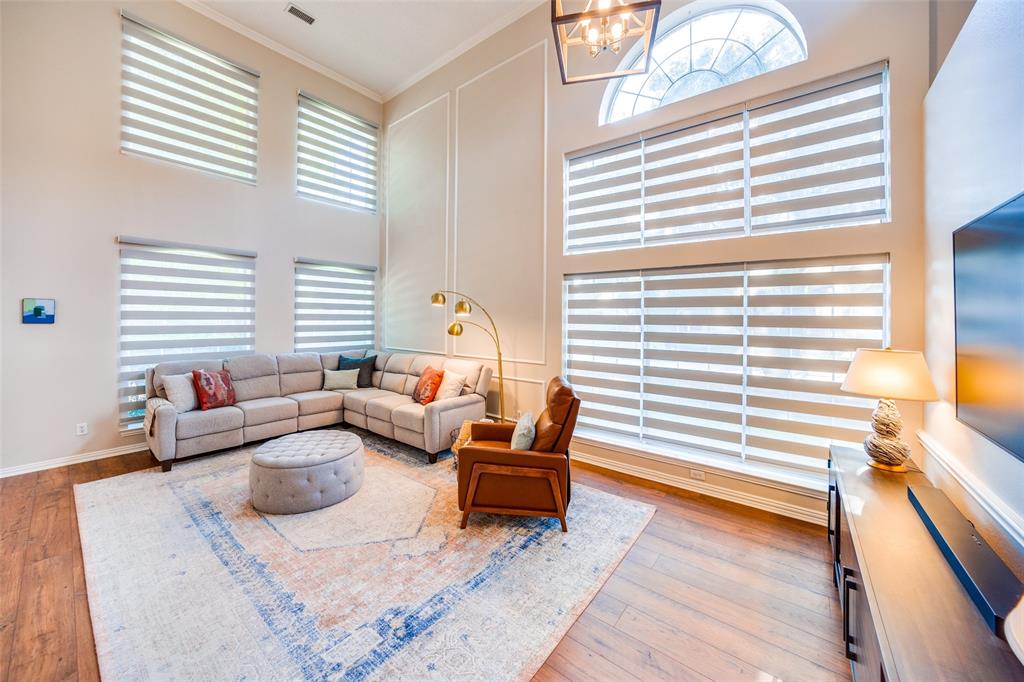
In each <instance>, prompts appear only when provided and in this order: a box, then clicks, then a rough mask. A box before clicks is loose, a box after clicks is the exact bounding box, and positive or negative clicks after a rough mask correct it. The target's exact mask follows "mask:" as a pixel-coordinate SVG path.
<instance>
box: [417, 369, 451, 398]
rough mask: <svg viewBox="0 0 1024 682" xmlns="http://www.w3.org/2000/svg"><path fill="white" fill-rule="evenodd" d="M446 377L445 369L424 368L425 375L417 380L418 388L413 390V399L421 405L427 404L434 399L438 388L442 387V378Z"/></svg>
mask: <svg viewBox="0 0 1024 682" xmlns="http://www.w3.org/2000/svg"><path fill="white" fill-rule="evenodd" d="M443 378H444V371H442V370H440V369H434V368H433V367H427V368H426V369H425V370H423V376H421V377H420V380H419V381H418V382H416V389H415V390H414V391H413V392H412V399H413V400H415V401H416V402H418V403H419V404H420V405H426V404H427V403H429V402H431V401H433V400H434V396H435V395H437V389H438V388H440V387H441V379H443Z"/></svg>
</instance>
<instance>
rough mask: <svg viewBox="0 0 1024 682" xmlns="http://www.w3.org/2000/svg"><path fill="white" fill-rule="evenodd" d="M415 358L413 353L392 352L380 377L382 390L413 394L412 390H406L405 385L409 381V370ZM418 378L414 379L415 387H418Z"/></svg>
mask: <svg viewBox="0 0 1024 682" xmlns="http://www.w3.org/2000/svg"><path fill="white" fill-rule="evenodd" d="M415 359H416V356H415V355H413V354H412V353H392V354H391V355H390V357H388V361H387V362H386V363H384V372H383V374H382V375H381V378H380V388H381V390H383V391H394V392H395V393H405V394H406V395H412V392H411V391H410V392H406V390H405V385H406V384H407V383H409V382H408V379H409V370H410V369H411V368H412V363H413V360H415ZM417 379H418V377H417ZM417 379H412V382H413V388H416V380H417Z"/></svg>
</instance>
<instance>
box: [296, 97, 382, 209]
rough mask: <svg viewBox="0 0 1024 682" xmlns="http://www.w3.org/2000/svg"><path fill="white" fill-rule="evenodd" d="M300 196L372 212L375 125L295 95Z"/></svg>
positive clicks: (316, 101) (375, 178)
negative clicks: (297, 106)
mask: <svg viewBox="0 0 1024 682" xmlns="http://www.w3.org/2000/svg"><path fill="white" fill-rule="evenodd" d="M298 147H299V149H298V164H297V169H298V172H297V179H296V183H297V187H298V192H299V195H300V196H306V197H309V198H312V199H320V200H322V201H329V202H331V203H334V204H340V205H342V206H346V207H348V208H357V209H361V210H364V211H376V210H377V127H376V126H375V125H373V124H372V123H369V122H367V121H364V120H363V119H361V118H359V117H358V116H353V115H352V114H349V113H347V112H345V111H342V110H341V109H338V108H337V107H333V106H331V105H330V104H327V103H326V102H323V101H321V100H319V99H316V98H315V97H311V96H309V95H307V94H305V93H301V92H300V93H299V144H298Z"/></svg>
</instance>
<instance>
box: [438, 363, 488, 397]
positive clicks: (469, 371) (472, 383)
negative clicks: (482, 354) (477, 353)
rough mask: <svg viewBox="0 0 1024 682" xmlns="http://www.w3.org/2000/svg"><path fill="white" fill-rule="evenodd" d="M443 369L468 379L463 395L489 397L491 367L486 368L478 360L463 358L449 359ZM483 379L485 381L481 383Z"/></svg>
mask: <svg viewBox="0 0 1024 682" xmlns="http://www.w3.org/2000/svg"><path fill="white" fill-rule="evenodd" d="M443 369H444V370H445V371H449V370H450V371H452V372H455V373H456V374H461V375H462V376H464V377H466V385H465V387H464V388H463V389H462V395H469V394H470V393H479V394H480V395H482V396H484V397H486V396H487V390H488V389H489V388H490V384H491V369H490V368H489V367H484V364H483V363H482V362H477V361H476V360H463V359H461V358H447V359H446V360H445V362H444V367H443ZM485 370H486V375H485ZM481 379H482V380H483V381H481Z"/></svg>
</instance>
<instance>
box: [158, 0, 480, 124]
mask: <svg viewBox="0 0 1024 682" xmlns="http://www.w3.org/2000/svg"><path fill="white" fill-rule="evenodd" d="M177 1H178V4H181V5H184V6H185V7H188V8H189V9H190V10H192V11H194V12H198V13H199V14H202V15H203V16H204V17H206V18H207V19H212V20H213V21H216V22H217V23H218V24H220V25H222V26H225V27H227V28H229V29H231V30H232V31H234V32H235V33H238V34H241V35H243V36H245V37H246V38H248V39H249V40H252V41H255V42H257V43H259V44H260V45H262V46H263V47H266V48H267V49H270V50H273V51H274V52H277V53H278V54H280V55H282V56H284V57H287V58H288V59H291V60H292V61H293V62H297V63H299V64H302V65H303V66H305V67H307V68H309V69H312V70H313V71H316V72H317V73H319V74H321V75H323V76H327V77H328V78H330V79H331V80H333V81H336V82H338V83H340V84H342V85H344V86H345V87H346V88H349V89H351V90H355V91H356V92H358V93H359V94H360V95H363V96H364V97H368V98H370V99H372V100H373V101H374V102H377V103H378V104H383V103H384V101H385V99H386V98H385V97H384V96H383V95H381V94H380V93H379V92H377V91H376V90H371V89H370V88H368V87H366V86H365V85H363V84H361V83H357V82H356V81H354V80H352V79H351V78H348V77H347V76H343V75H342V74H340V73H338V72H337V71H335V70H334V69H332V68H330V67H327V66H324V65H323V64H321V63H320V62H317V61H314V60H312V59H310V58H309V57H307V56H305V55H304V54H300V53H299V52H296V51H295V50H293V49H291V48H290V47H286V46H285V45H282V44H281V43H279V42H277V41H276V40H274V39H272V38H269V37H268V36H266V35H264V34H262V33H260V32H259V31H255V30H253V29H251V28H249V27H248V26H246V25H244V24H241V23H239V22H238V21H235V20H234V19H232V18H231V17H229V16H227V15H225V14H221V13H220V12H218V11H217V10H215V9H213V8H212V7H210V6H208V5H206V4H205V3H203V2H200V1H199V0H177ZM467 49H468V48H467Z"/></svg>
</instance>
